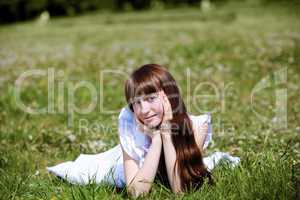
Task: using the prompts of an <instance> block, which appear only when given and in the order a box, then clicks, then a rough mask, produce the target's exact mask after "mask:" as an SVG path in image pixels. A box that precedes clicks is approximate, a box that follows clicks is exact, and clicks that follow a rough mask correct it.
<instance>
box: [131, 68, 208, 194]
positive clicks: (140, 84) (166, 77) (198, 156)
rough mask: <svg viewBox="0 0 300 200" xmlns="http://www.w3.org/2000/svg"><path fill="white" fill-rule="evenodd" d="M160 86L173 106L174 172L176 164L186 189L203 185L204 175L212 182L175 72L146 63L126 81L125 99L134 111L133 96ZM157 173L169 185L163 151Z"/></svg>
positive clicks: (149, 92) (155, 90) (183, 186)
mask: <svg viewBox="0 0 300 200" xmlns="http://www.w3.org/2000/svg"><path fill="white" fill-rule="evenodd" d="M161 89H162V90H163V91H164V92H165V94H166V95H167V97H168V99H169V101H170V104H171V107H172V112H173V119H172V120H171V127H172V136H171V137H172V143H173V145H174V147H175V150H176V163H175V166H174V169H173V171H174V172H175V170H176V166H177V170H178V173H179V176H180V181H181V188H182V189H183V190H184V191H186V190H189V189H191V188H193V189H197V188H199V187H201V185H202V184H203V182H204V180H205V178H208V183H209V184H213V179H212V176H211V173H210V172H209V171H208V170H207V169H206V167H205V165H204V163H203V159H202V153H201V151H200V149H199V148H198V146H197V143H196V141H195V138H194V133H193V129H192V122H191V120H190V118H189V116H188V114H187V111H186V106H185V104H184V102H183V100H182V97H181V95H180V91H179V88H178V86H177V84H176V82H175V80H174V78H173V77H172V75H171V74H170V73H169V72H168V71H167V70H166V69H165V68H164V67H162V66H160V65H157V64H147V65H143V66H141V67H140V68H138V69H136V70H135V71H134V72H133V73H132V74H131V76H130V77H129V78H128V79H127V80H126V82H125V96H126V101H127V102H128V104H129V107H130V109H131V110H132V112H134V110H133V107H132V105H131V102H132V100H133V98H134V97H136V96H139V95H143V94H145V95H147V94H151V93H154V92H158V91H159V90H161ZM157 176H158V178H159V180H161V181H162V182H163V184H164V185H166V186H167V187H168V188H170V183H169V182H168V177H167V172H166V166H165V159H164V153H163V151H162V154H161V157H160V163H159V170H158V174H157Z"/></svg>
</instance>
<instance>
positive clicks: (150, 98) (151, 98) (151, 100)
mask: <svg viewBox="0 0 300 200" xmlns="http://www.w3.org/2000/svg"><path fill="white" fill-rule="evenodd" d="M156 98H157V96H154V95H153V96H149V97H148V98H147V101H149V102H153V101H154V100H155V99H156Z"/></svg>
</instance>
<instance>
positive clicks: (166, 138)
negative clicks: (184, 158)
mask: <svg viewBox="0 0 300 200" xmlns="http://www.w3.org/2000/svg"><path fill="white" fill-rule="evenodd" d="M162 143H163V149H164V150H163V151H164V155H165V163H166V168H167V174H168V179H169V182H170V185H171V188H172V191H173V192H175V193H178V192H181V185H180V177H179V174H178V170H177V168H176V170H175V172H174V170H173V169H174V166H175V162H176V151H175V147H174V145H173V143H172V138H171V134H170V133H169V132H165V133H162Z"/></svg>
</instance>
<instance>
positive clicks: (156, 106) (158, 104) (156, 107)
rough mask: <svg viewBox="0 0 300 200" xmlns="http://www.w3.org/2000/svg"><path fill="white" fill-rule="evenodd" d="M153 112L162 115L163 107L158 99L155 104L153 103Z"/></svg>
mask: <svg viewBox="0 0 300 200" xmlns="http://www.w3.org/2000/svg"><path fill="white" fill-rule="evenodd" d="M155 112H156V113H157V114H159V116H163V114H164V108H163V105H162V103H161V102H160V101H159V102H157V103H156V105H155Z"/></svg>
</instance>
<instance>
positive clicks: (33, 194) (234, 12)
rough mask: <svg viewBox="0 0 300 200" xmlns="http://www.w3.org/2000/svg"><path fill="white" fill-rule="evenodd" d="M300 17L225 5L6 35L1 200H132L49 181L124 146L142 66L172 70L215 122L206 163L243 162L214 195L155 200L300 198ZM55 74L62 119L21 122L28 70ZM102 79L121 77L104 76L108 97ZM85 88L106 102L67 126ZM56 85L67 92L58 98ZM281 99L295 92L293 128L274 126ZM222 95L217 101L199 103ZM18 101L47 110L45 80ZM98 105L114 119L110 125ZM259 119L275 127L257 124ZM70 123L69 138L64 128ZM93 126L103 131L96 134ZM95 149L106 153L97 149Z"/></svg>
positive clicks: (1, 36)
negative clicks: (126, 88)
mask: <svg viewBox="0 0 300 200" xmlns="http://www.w3.org/2000/svg"><path fill="white" fill-rule="evenodd" d="M295 10H297V9H296V8H289V7H281V8H279V7H269V8H262V7H260V6H257V5H252V6H251V7H247V6H241V5H235V4H228V5H227V6H224V7H220V8H218V9H214V10H212V11H211V12H208V13H201V12H200V11H199V10H197V9H177V10H168V11H147V12H138V13H132V12H130V13H123V14H112V13H94V14H90V15H84V16H80V17H73V18H56V19H51V20H50V22H49V23H48V24H46V25H38V24H37V23H36V22H35V21H31V22H26V23H19V24H14V25H6V26H1V27H0V44H1V45H0V74H1V75H0V199H103V198H107V199H108V198H110V199H112V198H113V199H121V198H124V197H125V198H128V196H126V192H125V191H123V192H117V191H116V190H115V188H113V187H111V186H105V185H89V186H84V187H83V186H74V185H70V184H68V183H66V182H63V181H61V180H59V179H57V178H55V177H54V176H53V175H49V174H48V173H47V172H46V170H45V167H46V166H50V165H54V164H56V163H59V162H61V161H66V160H73V159H75V158H76V157H77V156H78V155H79V154H80V153H97V152H102V151H105V150H107V149H109V148H111V147H113V146H114V145H116V144H117V143H118V136H117V129H116V126H117V117H118V113H117V111H118V110H119V109H121V108H122V107H123V106H124V105H125V97H124V94H123V82H124V80H125V78H126V74H127V75H128V74H129V73H130V72H131V71H132V70H133V69H134V68H136V67H138V66H140V65H142V64H145V63H160V64H164V65H167V66H168V69H169V70H170V72H171V73H172V74H173V75H174V77H175V79H176V80H177V82H178V84H179V85H180V89H181V92H182V95H183V97H184V98H185V103H186V105H187V107H188V109H189V112H190V113H192V114H201V113H203V112H205V111H211V112H212V117H213V122H214V127H213V128H214V130H213V132H214V133H213V143H212V144H210V146H209V148H208V150H207V152H206V155H208V154H209V153H211V152H214V151H217V150H220V151H227V152H230V153H231V154H234V155H236V156H239V157H240V158H241V164H240V166H239V167H237V168H235V169H228V168H227V167H226V165H224V166H219V167H218V168H217V169H216V170H215V171H214V173H213V174H214V178H215V180H216V185H215V186H214V187H209V186H207V185H204V187H203V188H202V189H201V190H199V191H193V192H191V193H189V194H186V195H185V196H179V195H174V194H171V192H170V191H168V190H166V189H164V188H162V187H160V186H159V185H158V184H155V185H154V188H153V190H152V192H151V193H150V194H149V195H148V196H147V199H148V198H150V199H158V198H161V199H174V198H175V199H182V198H187V199H200V198H201V199H293V198H296V197H297V196H296V195H298V197H299V181H300V180H299V177H300V175H299V158H300V155H299V152H300V137H299V134H300V126H299V121H300V112H299V111H300V101H299V100H300V98H299V97H300V95H299V90H300V88H299V79H300V60H299V58H300V24H299V15H298V14H297V13H296V12H295ZM48 68H52V69H54V70H55V73H57V74H58V73H59V71H60V70H62V72H63V73H64V75H63V76H61V77H60V76H55V97H54V103H55V104H54V108H55V110H56V111H57V110H58V107H61V108H62V109H63V112H61V113H58V112H55V113H48V114H40V115H32V114H28V113H26V112H24V111H22V110H21V109H20V107H19V106H18V105H17V104H16V101H15V95H14V91H15V81H16V80H17V78H18V77H20V75H21V74H22V73H23V72H26V71H28V70H30V69H41V70H47V69H48ZM282 69H287V72H286V75H287V82H286V83H284V84H281V85H279V86H278V85H276V84H275V83H276V82H275V81H276V80H277V79H276V77H277V76H279V75H274V74H276V72H278V71H279V70H282ZM104 70H115V71H117V70H118V72H122V73H123V74H122V75H118V74H107V75H106V76H105V78H104V80H103V83H104V85H101V84H100V83H99V80H100V72H103V71H104ZM188 70H189V72H190V77H189V78H187V75H186V74H187V73H189V72H188ZM57 74H56V75H57ZM266 77H269V78H270V79H269V82H270V87H269V88H267V89H265V90H262V91H261V92H260V93H259V94H257V95H256V96H255V103H254V104H253V105H251V98H250V97H251V93H252V91H253V88H254V87H255V86H256V85H257V84H258V83H259V82H260V81H261V80H262V79H263V78H266ZM81 80H84V81H87V82H89V83H91V84H92V85H94V86H95V88H96V89H97V94H98V95H100V94H101V93H102V91H103V95H104V96H103V99H101V100H100V99H99V98H98V99H97V105H96V108H95V109H94V110H93V111H92V112H91V113H89V114H86V115H84V114H78V113H74V115H72V118H71V120H70V113H71V110H70V109H68V107H67V101H68V98H67V97H68V96H67V95H68V88H69V87H67V86H68V85H67V84H73V85H74V84H76V83H78V82H79V81H81ZM58 83H64V93H63V95H60V96H59V93H58V91H57V88H58ZM201 83H202V84H203V85H202V86H203V87H201V88H198V90H196V87H199V84H201ZM204 83H209V84H211V85H210V86H209V85H207V84H206V85H204ZM188 84H190V85H188ZM212 85H213V86H214V87H212ZM188 86H189V87H188ZM225 88H226V89H225ZM275 89H286V90H287V113H288V114H287V127H286V128H284V127H281V128H280V127H279V128H278V126H276V122H275V123H274V120H273V122H272V119H274V115H275V110H274V109H275ZM216 91H217V93H218V94H219V95H221V96H214V98H213V99H206V98H205V97H204V96H203V95H204V94H208V95H214V94H216ZM224 91H225V92H224ZM222 94H224V95H223V96H222ZM197 95H202V96H201V97H200V98H196V96H197ZM21 98H22V100H23V102H24V103H25V104H26V105H30V106H31V107H44V106H46V105H47V101H48V99H47V77H46V76H39V77H31V78H28V79H27V80H26V81H25V82H24V84H23V85H22V90H21ZM59 98H61V99H62V100H59ZM193 98H195V99H194V100H193ZM75 99H76V100H74V101H75V103H76V105H78V106H81V107H86V106H87V105H88V104H89V103H90V102H91V97H90V95H89V93H88V92H87V90H86V89H83V88H81V89H79V90H78V91H77V92H76V93H75ZM62 102H64V103H65V105H63V106H62ZM101 104H103V107H104V108H105V110H114V111H115V112H114V113H112V114H107V113H104V112H103V110H102V109H101ZM200 108H201V109H200ZM253 109H255V111H257V112H258V113H260V115H263V116H265V117H266V118H267V119H268V120H267V121H263V120H261V119H260V118H259V117H257V115H255V113H254V111H253ZM68 119H69V122H72V125H73V126H68ZM80 119H86V120H87V121H88V123H89V124H90V126H89V128H90V129H89V130H88V131H85V132H82V131H80V129H79V121H80ZM93 124H100V125H103V127H104V128H103V129H98V130H94V131H93V129H92V128H93ZM277 125H278V124H277ZM70 135H74V136H75V137H76V138H75V140H73V139H71V137H70ZM98 140H101V141H103V142H104V143H105V144H106V146H101V145H98V146H97V145H92V143H93V141H98ZM297 189H298V191H297Z"/></svg>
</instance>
